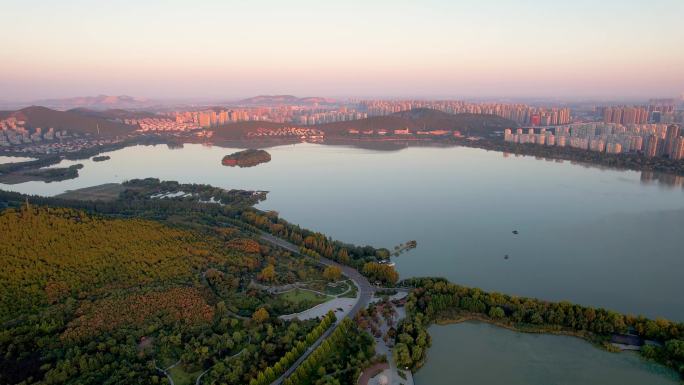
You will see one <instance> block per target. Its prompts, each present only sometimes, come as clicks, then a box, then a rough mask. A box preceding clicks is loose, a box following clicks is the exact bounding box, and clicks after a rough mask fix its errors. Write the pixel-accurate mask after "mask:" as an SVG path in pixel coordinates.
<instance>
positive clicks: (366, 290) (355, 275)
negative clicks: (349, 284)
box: [261, 233, 375, 385]
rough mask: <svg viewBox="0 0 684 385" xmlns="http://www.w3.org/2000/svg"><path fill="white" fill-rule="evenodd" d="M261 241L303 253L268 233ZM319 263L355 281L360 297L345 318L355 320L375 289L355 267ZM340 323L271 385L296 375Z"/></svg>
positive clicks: (321, 260) (332, 262)
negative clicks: (335, 267)
mask: <svg viewBox="0 0 684 385" xmlns="http://www.w3.org/2000/svg"><path fill="white" fill-rule="evenodd" d="M261 239H262V240H264V241H266V242H268V243H271V244H273V245H276V246H278V247H281V248H283V249H285V250H287V251H290V252H292V253H295V254H299V255H301V253H300V252H299V247H297V246H296V245H294V244H292V243H290V242H288V241H286V240H284V239H281V238H277V237H274V236H273V235H271V234H268V233H262V234H261ZM319 262H320V263H321V264H323V265H325V266H337V267H339V268H340V270H342V274H344V275H345V276H346V277H347V278H349V279H351V280H352V281H354V284H355V285H356V287H358V289H359V296H358V298H357V300H356V304H355V305H354V307H352V309H351V310H350V311H349V312H348V313H347V314H345V316H344V317H345V318H347V317H348V318H354V316H355V315H356V313H358V312H359V311H360V310H361V309H365V308H366V306H368V303H369V302H370V300H371V298H372V297H373V293H374V292H375V289H374V288H373V286H371V284H370V282H368V279H366V277H364V276H363V275H361V273H359V272H358V271H357V270H356V269H354V268H353V267H349V266H345V265H342V264H340V263H337V262H335V261H333V260H331V259H328V258H323V257H321V258H320V259H319ZM340 321H341V319H339V320H337V322H335V323H334V324H333V326H331V327H330V328H329V329H328V330H326V331H325V333H323V335H322V336H320V338H318V340H316V342H314V343H313V344H312V345H311V346H309V348H308V349H306V351H305V352H304V354H302V355H301V356H300V357H299V358H298V359H297V361H295V362H294V364H292V366H290V368H289V369H287V370H286V371H285V373H283V375H282V376H280V377H279V378H278V379H276V380H275V381H273V382H272V383H271V385H280V384H281V383H282V382H283V381H285V379H286V378H288V377H289V376H290V375H291V374H292V373H294V371H295V370H297V368H298V367H299V365H301V364H302V362H304V360H305V359H306V358H307V357H308V356H309V354H311V353H312V352H313V351H314V350H316V348H317V347H318V346H320V344H322V343H323V341H325V339H326V338H328V337H329V336H330V335H331V334H332V332H333V331H335V329H336V328H337V327H338V326H339V324H340Z"/></svg>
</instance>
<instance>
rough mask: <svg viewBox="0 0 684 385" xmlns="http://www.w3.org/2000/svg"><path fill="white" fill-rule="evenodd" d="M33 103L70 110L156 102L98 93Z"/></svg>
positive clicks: (134, 106)
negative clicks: (96, 94)
mask: <svg viewBox="0 0 684 385" xmlns="http://www.w3.org/2000/svg"><path fill="white" fill-rule="evenodd" d="M31 104H33V105H40V106H44V107H48V108H53V109H58V110H70V109H73V108H89V109H95V110H106V109H113V108H133V109H139V108H145V107H149V106H152V105H154V104H156V102H153V101H151V100H149V99H145V98H136V97H133V96H127V95H120V96H111V95H98V96H83V97H75V98H65V99H44V100H36V101H34V102H32V103H31Z"/></svg>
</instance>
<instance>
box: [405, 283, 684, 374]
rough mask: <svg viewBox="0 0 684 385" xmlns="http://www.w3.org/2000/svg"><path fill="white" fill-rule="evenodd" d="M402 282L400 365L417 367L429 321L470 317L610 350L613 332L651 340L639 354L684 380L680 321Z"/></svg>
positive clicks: (445, 285)
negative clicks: (572, 337) (403, 312)
mask: <svg viewBox="0 0 684 385" xmlns="http://www.w3.org/2000/svg"><path fill="white" fill-rule="evenodd" d="M402 284H403V285H406V286H410V287H413V288H414V290H412V292H411V294H410V295H409V299H408V301H407V303H406V311H407V318H406V319H405V320H403V321H402V322H401V323H400V324H399V328H398V331H397V337H396V345H395V350H394V359H395V360H396V361H397V364H398V365H399V366H402V367H404V366H406V367H409V368H412V369H417V368H420V367H421V366H422V364H423V362H424V360H425V357H426V355H425V354H426V349H425V347H426V346H429V338H427V339H426V338H424V337H422V336H424V335H425V333H426V328H427V327H428V326H429V324H430V323H432V322H449V321H460V320H464V319H469V318H475V319H479V320H483V321H487V322H492V323H496V324H499V325H502V326H506V327H511V328H514V329H516V330H522V331H531V332H549V333H563V334H571V335H576V336H579V337H583V338H586V339H588V340H590V341H592V342H595V343H598V344H602V345H603V346H605V347H606V348H609V349H611V345H610V344H609V343H608V341H609V340H610V337H611V335H612V334H614V333H615V334H625V333H630V334H634V335H636V336H639V337H641V338H643V339H646V340H650V341H653V343H649V344H646V345H644V346H643V347H642V350H641V354H642V355H643V356H645V357H646V358H649V359H653V360H655V361H658V362H660V363H662V364H665V365H667V366H670V367H671V368H673V369H675V370H677V371H679V373H680V374H681V375H682V376H683V377H684V323H675V322H671V321H667V320H664V319H658V320H651V319H647V318H645V317H642V316H638V317H635V316H630V315H623V314H620V313H617V312H614V311H610V310H605V309H601V308H592V307H586V306H580V305H574V304H571V303H568V302H547V301H542V300H538V299H534V298H524V297H515V296H510V295H506V294H501V293H495V292H492V293H488V292H485V291H482V290H480V289H476V288H468V287H463V286H459V285H456V284H453V283H449V282H448V281H446V280H443V279H432V278H415V279H408V280H405V281H402Z"/></svg>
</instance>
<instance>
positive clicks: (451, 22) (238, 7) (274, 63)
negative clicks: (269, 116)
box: [0, 0, 684, 101]
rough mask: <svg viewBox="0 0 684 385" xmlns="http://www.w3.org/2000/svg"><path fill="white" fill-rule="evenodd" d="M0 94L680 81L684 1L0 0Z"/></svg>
mask: <svg viewBox="0 0 684 385" xmlns="http://www.w3.org/2000/svg"><path fill="white" fill-rule="evenodd" d="M1 9H2V15H3V17H2V23H0V99H2V100H5V101H18V100H35V99H43V98H58V97H73V96H86V95H98V94H108V95H120V94H126V95H133V96H139V97H147V98H156V99H160V98H162V99H164V98H165V99H179V98H219V99H221V98H223V99H227V100H230V99H235V98H239V97H247V96H253V95H258V94H294V95H298V96H327V97H337V98H343V97H393V98H400V97H420V98H516V97H518V98H530V97H535V98H558V99H564V98H565V99H582V98H599V99H601V98H603V99H617V100H619V99H634V98H637V99H638V98H649V97H672V96H678V95H680V94H681V93H683V92H684V48H683V47H684V27H683V26H682V17H684V0H642V1H640V0H621V1H618V0H591V1H588V0H566V1H556V0H553V1H552V0H467V1H465V0H450V1H439V0H421V1H403V0H393V1H383V0H376V1H373V0H365V1H362V0H361V1H357V0H344V1H322V0H318V1H307V0H288V1H267V0H217V1H209V0H204V1H203V0H194V1H181V0H136V1H127V0H120V1H116V0H110V1H91V0H89V1H77V0H61V1H50V0H43V1H35V0H2V8H1Z"/></svg>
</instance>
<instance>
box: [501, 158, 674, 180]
mask: <svg viewBox="0 0 684 385" xmlns="http://www.w3.org/2000/svg"><path fill="white" fill-rule="evenodd" d="M502 155H503V157H504V158H510V157H511V155H513V156H514V157H516V158H520V157H531V155H524V154H514V153H509V152H503V153H502ZM534 159H535V160H545V161H547V162H555V163H565V160H564V159H557V158H547V157H542V156H534ZM568 162H569V163H570V164H572V165H576V166H581V167H586V168H595V169H599V170H615V167H609V166H604V165H601V164H594V163H586V162H579V161H574V160H569V161H568ZM640 181H641V183H642V184H644V185H649V184H654V183H655V184H659V185H662V186H663V187H670V188H677V187H678V188H684V176H682V175H677V174H668V173H664V172H658V171H652V170H644V171H641V177H640Z"/></svg>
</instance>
